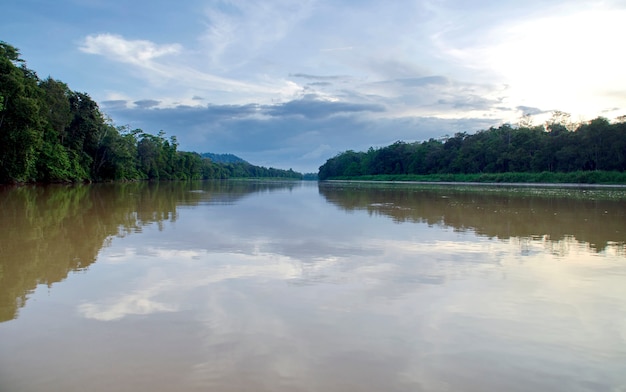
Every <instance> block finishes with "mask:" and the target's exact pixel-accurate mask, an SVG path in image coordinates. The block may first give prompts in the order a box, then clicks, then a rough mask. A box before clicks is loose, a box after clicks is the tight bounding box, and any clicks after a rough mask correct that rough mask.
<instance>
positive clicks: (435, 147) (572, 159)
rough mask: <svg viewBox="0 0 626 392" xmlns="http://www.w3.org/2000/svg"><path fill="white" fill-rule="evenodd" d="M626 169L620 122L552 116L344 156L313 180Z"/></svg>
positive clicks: (624, 126) (625, 131)
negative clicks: (544, 121)
mask: <svg viewBox="0 0 626 392" xmlns="http://www.w3.org/2000/svg"><path fill="white" fill-rule="evenodd" d="M625 169H626V123H625V122H624V121H617V122H615V123H611V122H609V121H608V120H607V119H605V118H602V117H599V118H596V119H594V120H592V121H589V122H586V123H580V124H571V123H570V122H569V116H567V114H566V113H563V112H555V115H554V116H553V118H552V119H551V120H550V121H548V123H547V124H546V125H545V126H535V127H533V126H531V125H530V123H528V122H526V123H525V124H524V125H521V126H519V127H512V126H511V125H508V124H505V125H502V126H500V127H498V128H493V127H492V128H489V129H488V130H482V131H479V132H476V133H475V134H467V133H465V132H463V133H457V134H455V135H454V136H453V137H448V138H443V139H430V140H428V141H424V142H415V143H405V142H402V141H398V142H396V143H393V144H392V145H390V146H386V147H382V148H378V149H374V148H370V149H369V150H368V151H367V152H355V151H345V152H343V153H340V154H338V155H337V156H335V157H333V158H331V159H329V160H327V161H326V163H324V164H323V165H322V166H321V167H320V168H319V179H320V180H325V179H329V178H333V177H354V176H362V175H395V174H416V175H430V174H474V173H510V172H522V173H539V172H561V173H567V172H576V171H596V170H602V171H617V172H623V171H624V170H625Z"/></svg>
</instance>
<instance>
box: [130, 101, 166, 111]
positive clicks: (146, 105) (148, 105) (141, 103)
mask: <svg viewBox="0 0 626 392" xmlns="http://www.w3.org/2000/svg"><path fill="white" fill-rule="evenodd" d="M133 103H134V104H135V105H137V106H139V107H140V108H144V109H147V108H152V107H155V106H159V104H160V103H161V101H157V100H154V99H142V100H139V101H135V102H133Z"/></svg>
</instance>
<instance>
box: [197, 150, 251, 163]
mask: <svg viewBox="0 0 626 392" xmlns="http://www.w3.org/2000/svg"><path fill="white" fill-rule="evenodd" d="M200 156H202V158H209V159H210V160H212V161H213V162H215V163H248V162H247V161H245V160H243V159H241V158H239V157H238V156H237V155H233V154H214V153H212V152H205V153H203V154H200Z"/></svg>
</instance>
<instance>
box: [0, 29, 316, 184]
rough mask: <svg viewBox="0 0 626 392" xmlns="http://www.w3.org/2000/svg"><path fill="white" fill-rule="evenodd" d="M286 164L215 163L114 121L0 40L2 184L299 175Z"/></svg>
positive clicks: (171, 140) (175, 142)
mask: <svg viewBox="0 0 626 392" xmlns="http://www.w3.org/2000/svg"><path fill="white" fill-rule="evenodd" d="M303 177H304V175H303V174H301V173H298V172H295V171H293V170H291V169H289V170H283V169H275V168H272V167H270V168H266V167H262V166H255V165H252V164H250V163H248V162H245V161H243V160H242V161H237V162H217V161H215V160H214V159H209V158H206V157H202V156H201V155H200V154H198V153H195V152H187V151H179V150H178V140H177V139H176V136H171V137H169V138H166V137H165V132H164V131H159V132H158V134H157V135H153V134H150V133H147V132H144V131H143V130H141V129H130V127H127V126H126V127H124V126H115V125H114V124H112V122H111V120H110V119H108V118H107V116H106V115H105V114H103V113H102V112H101V111H100V109H99V107H98V104H97V103H96V102H95V101H93V100H92V99H91V97H90V96H89V95H88V94H86V93H82V92H77V91H72V90H71V89H70V88H69V87H68V85H67V84H65V83H63V82H61V81H59V80H55V79H52V78H51V77H48V78H46V79H40V78H39V77H38V76H37V74H36V73H35V72H34V71H33V70H30V69H28V68H27V67H26V63H25V61H24V60H22V59H21V58H20V53H19V50H18V49H17V48H15V47H13V46H11V45H9V44H7V43H6V42H3V41H0V184H32V183H35V184H49V183H90V182H112V181H115V182H131V181H144V180H150V181H157V180H203V179H227V178H283V179H287V178H289V179H302V178H303Z"/></svg>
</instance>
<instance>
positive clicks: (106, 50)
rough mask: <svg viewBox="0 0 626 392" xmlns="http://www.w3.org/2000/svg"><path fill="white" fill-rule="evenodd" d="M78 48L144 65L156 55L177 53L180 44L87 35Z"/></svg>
mask: <svg viewBox="0 0 626 392" xmlns="http://www.w3.org/2000/svg"><path fill="white" fill-rule="evenodd" d="M80 50H81V51H83V52H85V53H90V54H99V55H103V56H105V57H109V58H112V59H114V60H116V61H121V62H125V63H131V64H136V65H144V66H145V65H146V62H150V61H151V60H153V59H156V58H158V57H162V56H167V55H171V54H178V53H180V52H181V51H182V46H181V45H180V44H166V45H157V44H155V43H154V42H150V41H147V40H127V39H124V38H123V37H121V36H119V35H115V34H98V35H88V36H87V37H85V39H84V40H83V43H82V46H81V47H80Z"/></svg>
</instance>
